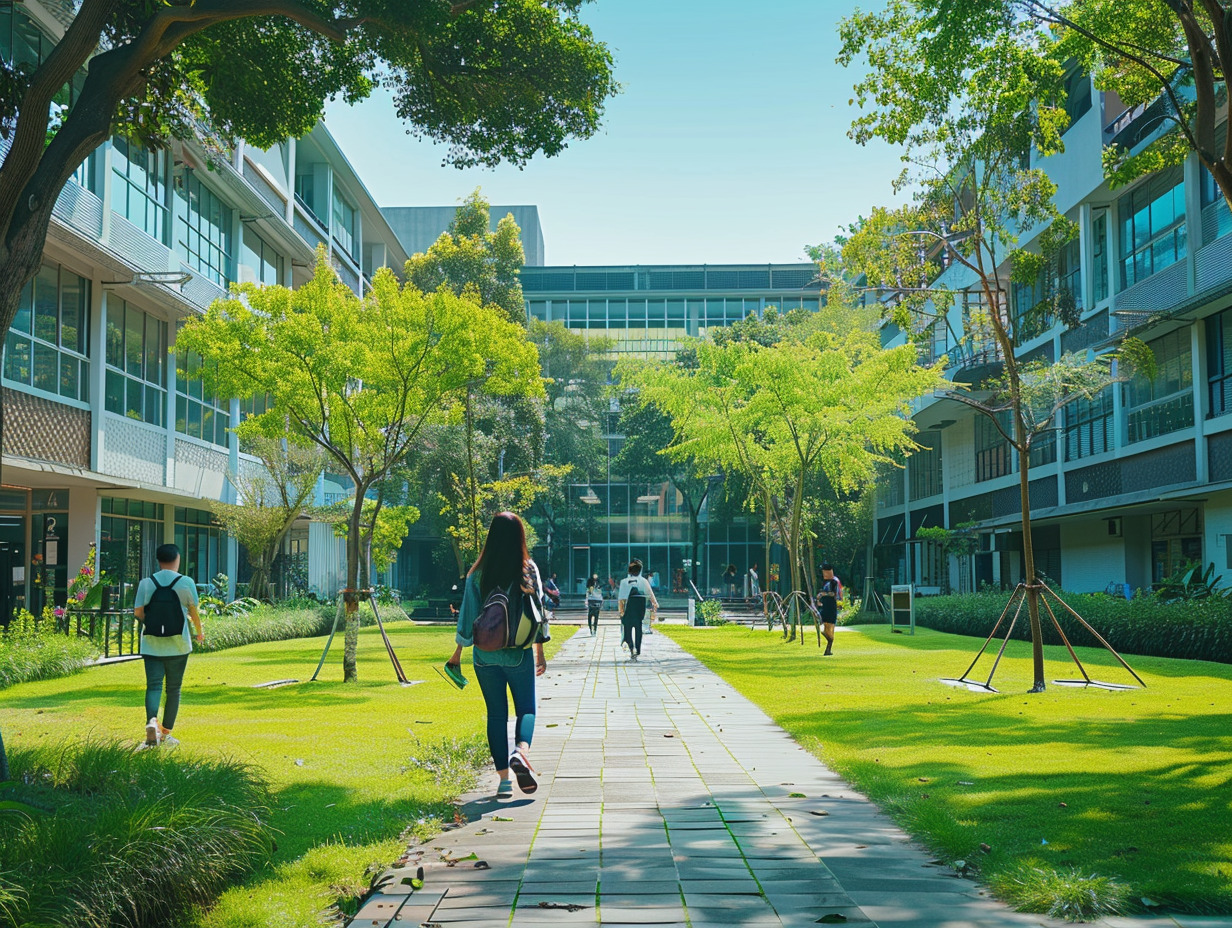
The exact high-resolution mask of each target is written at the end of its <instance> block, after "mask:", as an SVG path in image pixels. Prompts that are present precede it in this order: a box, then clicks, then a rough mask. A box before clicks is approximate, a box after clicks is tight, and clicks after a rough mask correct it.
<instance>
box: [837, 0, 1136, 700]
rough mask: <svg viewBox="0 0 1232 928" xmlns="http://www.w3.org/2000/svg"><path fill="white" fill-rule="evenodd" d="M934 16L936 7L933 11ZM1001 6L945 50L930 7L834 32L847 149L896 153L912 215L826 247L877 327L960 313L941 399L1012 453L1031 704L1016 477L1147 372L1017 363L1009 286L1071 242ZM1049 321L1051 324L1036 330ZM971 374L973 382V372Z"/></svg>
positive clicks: (1021, 21)
mask: <svg viewBox="0 0 1232 928" xmlns="http://www.w3.org/2000/svg"><path fill="white" fill-rule="evenodd" d="M942 8H943V12H951V11H952V6H951V4H948V3H942ZM1009 10H1010V7H1009V6H1008V5H1007V6H1003V7H1002V14H1003V15H1001V16H999V17H998V16H995V15H990V16H988V17H985V18H983V19H981V20H980V21H979V22H978V23H974V24H971V25H970V27H969V28H968V29H967V30H966V31H965V32H963V33H962V41H961V42H959V41H957V40H956V38H955V35H956V33H955V32H953V31H952V28H951V26H952V24H951V23H950V20H949V18H948V17H947V16H945V15H938V13H937V8H936V5H935V4H934V3H933V2H931V0H892V2H891V3H890V4H889V6H888V7H887V8H886V10H885V11H884V12H882V13H878V14H857V15H855V16H852V17H850V18H849V19H847V20H844V22H843V26H842V30H841V31H842V36H843V43H844V44H843V53H842V55H841V56H840V59H839V60H840V62H842V63H844V64H850V63H852V62H853V61H855V60H857V59H858V58H861V57H863V58H865V59H867V62H868V64H869V66H870V71H869V73H868V75H867V76H866V77H865V78H864V79H863V80H861V81H860V82H859V83H858V84H857V85H856V99H857V101H858V102H859V103H860V105H861V106H862V107H864V108H865V110H866V112H865V113H864V114H863V115H861V116H860V117H859V118H858V119H857V120H856V121H855V122H854V123H853V125H852V129H851V133H850V134H851V136H852V137H853V138H854V139H855V140H856V141H858V142H861V143H864V142H867V141H869V140H870V139H873V138H877V137H879V138H882V139H885V140H886V141H889V142H891V143H893V144H897V145H901V146H903V148H904V149H905V154H904V160H905V161H906V162H907V163H908V164H909V165H910V166H912V168H914V171H909V172H907V173H905V175H904V178H903V179H904V180H909V181H912V182H914V183H915V184H916V191H915V197H914V202H912V203H910V204H908V205H906V206H903V207H899V208H896V209H881V208H879V209H876V210H874V211H873V212H872V214H871V215H870V216H869V217H868V219H866V220H863V221H862V222H861V223H859V224H858V225H857V226H856V227H853V229H852V234H851V235H850V237H848V238H847V239H846V240H845V242H844V243H843V246H842V263H843V265H844V267H843V268H842V270H843V272H844V273H843V274H840V275H839V276H838V277H836V278H835V281H836V285H839V286H845V281H846V280H850V279H853V278H854V277H855V276H857V275H863V277H864V279H865V280H866V281H867V284H868V286H869V287H870V288H872V289H874V290H879V291H881V292H882V294H883V295H886V296H887V297H888V299H887V300H886V301H885V302H883V304H882V305H883V306H884V307H887V308H888V309H887V311H888V312H889V313H890V314H891V316H892V318H893V321H894V322H895V323H896V324H897V325H898V326H899V327H900V328H901V329H903V330H904V331H906V332H908V333H911V334H912V335H916V334H924V333H927V332H928V331H929V330H930V329H931V327H932V326H934V325H942V324H948V322H947V318H948V316H949V314H950V312H951V310H952V309H954V308H955V307H956V306H957V305H960V306H961V307H962V310H963V321H962V330H963V345H962V348H961V351H962V356H963V358H964V359H965V363H966V369H967V370H968V371H970V372H971V376H972V379H973V381H975V382H974V383H972V384H971V385H970V388H969V389H957V390H953V391H950V392H949V393H948V394H947V395H948V396H950V397H951V398H952V399H954V400H956V401H958V402H961V403H964V404H965V405H968V406H970V407H972V408H974V409H975V410H977V411H978V412H980V413H982V414H983V415H985V416H987V417H989V419H990V420H991V421H992V423H993V424H994V426H995V428H996V429H997V430H998V431H999V432H1000V433H1001V435H1002V437H1003V438H1004V439H1005V441H1006V442H1007V443H1008V444H1009V445H1010V446H1011V447H1012V448H1013V449H1014V450H1015V451H1017V452H1018V454H1017V457H1018V470H1019V489H1020V501H1021V507H1022V509H1021V511H1022V530H1023V561H1024V572H1025V582H1026V584H1027V603H1028V613H1029V617H1030V623H1031V637H1032V642H1033V656H1034V674H1035V681H1034V685H1033V688H1032V691H1033V692H1041V691H1043V690H1044V688H1045V683H1044V661H1043V640H1042V634H1041V628H1040V617H1039V587H1038V578H1037V575H1036V569H1035V554H1034V543H1033V539H1032V534H1031V500H1030V466H1031V454H1032V451H1033V449H1034V448H1035V447H1036V445H1037V443H1039V442H1042V441H1043V440H1044V439H1046V438H1050V437H1051V436H1052V435H1053V432H1054V429H1055V423H1056V419H1057V415H1058V413H1059V412H1060V411H1061V409H1063V408H1064V407H1065V406H1066V405H1068V404H1070V403H1072V402H1075V401H1076V400H1078V399H1081V398H1087V399H1089V398H1091V397H1093V396H1095V395H1096V394H1097V393H1099V392H1100V391H1101V390H1103V389H1106V388H1108V387H1109V386H1110V385H1111V384H1112V383H1114V382H1116V381H1117V380H1120V379H1123V378H1125V377H1127V376H1129V375H1130V374H1131V373H1132V372H1133V370H1135V369H1138V370H1146V371H1149V369H1150V365H1151V356H1150V352H1149V349H1146V346H1145V345H1143V344H1142V343H1141V342H1138V341H1136V340H1126V341H1125V342H1123V343H1122V346H1121V349H1120V351H1119V352H1118V354H1119V357H1120V361H1121V362H1122V363H1121V364H1120V365H1119V367H1117V366H1115V362H1116V360H1117V357H1116V356H1114V355H1112V354H1105V355H1103V356H1101V357H1096V358H1093V359H1090V360H1088V359H1087V358H1086V357H1085V355H1083V356H1077V355H1073V354H1066V355H1063V356H1062V357H1061V358H1059V359H1058V360H1057V361H1056V362H1055V363H1051V364H1049V363H1047V362H1045V361H1042V360H1038V359H1034V360H1031V359H1024V358H1022V357H1020V356H1019V347H1020V346H1021V345H1022V344H1023V343H1024V342H1025V341H1026V340H1027V339H1028V338H1029V337H1031V336H1032V335H1033V334H1034V333H1035V332H1036V331H1038V330H1039V320H1038V317H1039V314H1040V313H1041V312H1043V313H1044V314H1045V315H1047V314H1048V313H1052V312H1055V310H1056V305H1055V301H1056V300H1057V299H1058V291H1057V289H1056V288H1055V287H1054V288H1052V293H1053V296H1052V297H1051V298H1050V300H1049V301H1048V304H1049V305H1041V306H1037V307H1031V308H1030V310H1029V311H1028V312H1027V313H1023V314H1018V315H1016V314H1015V313H1014V312H1013V311H1012V306H1011V303H1010V299H1009V297H1010V283H1011V280H1016V281H1018V282H1024V281H1027V280H1031V279H1033V278H1034V277H1035V276H1036V275H1037V274H1038V273H1039V272H1040V271H1041V270H1042V269H1043V268H1044V267H1045V266H1046V265H1047V264H1048V263H1049V262H1048V259H1049V256H1050V255H1049V253H1050V252H1055V251H1056V250H1058V249H1059V248H1060V247H1061V246H1062V245H1063V244H1064V243H1065V242H1066V241H1068V240H1069V239H1071V238H1072V237H1073V236H1074V235H1075V234H1076V229H1075V227H1074V224H1073V223H1072V222H1070V221H1068V220H1067V219H1065V218H1064V217H1062V216H1060V215H1059V214H1058V213H1057V210H1056V207H1055V205H1054V195H1055V193H1056V185H1055V184H1054V183H1053V182H1052V180H1051V179H1050V178H1049V177H1048V176H1047V174H1046V173H1045V172H1044V171H1043V170H1042V169H1040V168H1032V167H1030V166H1029V163H1028V160H1027V158H1026V155H1025V153H1026V152H1028V151H1030V150H1031V149H1032V147H1034V148H1035V150H1036V151H1038V152H1039V153H1040V154H1042V155H1049V154H1052V153H1055V152H1059V151H1061V150H1062V149H1063V143H1062V140H1061V133H1062V132H1063V131H1064V130H1065V128H1066V126H1067V125H1068V116H1067V114H1066V113H1065V111H1064V109H1063V108H1061V107H1059V106H1057V105H1053V104H1052V103H1050V102H1049V101H1056V100H1057V99H1058V96H1059V93H1060V81H1061V78H1062V76H1063V68H1062V66H1061V64H1060V62H1059V61H1058V60H1056V58H1055V57H1052V56H1051V55H1049V54H1046V53H1045V52H1047V50H1048V49H1047V37H1046V36H1040V35H1039V33H1038V30H1037V29H1036V26H1035V24H1034V23H1033V22H1031V21H1030V20H1029V19H1026V18H1022V17H1019V18H1015V17H1013V16H1011V15H1010V14H1009ZM1020 230H1044V231H1043V233H1042V234H1040V235H1038V236H1037V237H1036V241H1037V245H1038V248H1037V250H1036V251H1034V252H1027V251H1024V250H1020V249H1019V248H1018V235H1019V232H1020ZM1049 324H1051V323H1049ZM977 371H978V372H979V373H978V375H977Z"/></svg>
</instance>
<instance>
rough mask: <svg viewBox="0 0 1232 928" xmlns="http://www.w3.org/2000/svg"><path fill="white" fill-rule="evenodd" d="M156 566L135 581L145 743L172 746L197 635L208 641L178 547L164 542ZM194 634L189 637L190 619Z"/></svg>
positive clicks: (152, 745) (192, 584)
mask: <svg viewBox="0 0 1232 928" xmlns="http://www.w3.org/2000/svg"><path fill="white" fill-rule="evenodd" d="M155 557H156V558H157V559H158V570H156V571H155V572H154V574H153V576H150V577H146V578H145V579H144V580H142V581H141V583H139V584H138V585H137V598H136V599H135V600H134V601H133V615H135V616H136V617H137V620H138V621H139V622H141V658H142V660H143V661H144V662H145V715H144V716H143V718H145V719H147V721H146V726H145V745H144V746H145V747H151V748H152V747H158V745H159V744H164V745H167V746H168V747H171V746H173V745H177V744H179V743H180V741H179V739H178V738H176V737H175V736H174V735H172V734H171V730H172V729H173V728H175V719H176V715H178V714H179V711H180V688H181V687H182V686H183V684H184V671H185V669H187V667H188V655H189V654H191V653H192V649H193V647H192V643H193V637H195V638H196V640H197V643H198V644H201V643H202V642H203V641H204V640H205V637H204V633H203V632H202V630H201V615H200V613H199V612H198V611H197V585H196V584H195V583H194V582H193V581H192V578H191V577H185V576H184V575H183V574H181V573H180V572H179V571H180V549H179V548H177V547H176V546H175V545H162V546H161V547H159V549H158V550H157V551H156V552H155ZM189 619H191V620H192V625H191V628H192V629H193V630H194V632H195V635H194V636H193V637H190V636H189V628H190V626H189V622H188V620H189ZM164 682H165V683H166V688H167V702H166V705H165V706H164V707H163V715H162V721H161V722H159V720H158V708H159V704H160V703H161V702H162V701H163V684H164Z"/></svg>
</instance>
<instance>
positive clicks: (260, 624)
mask: <svg viewBox="0 0 1232 928" xmlns="http://www.w3.org/2000/svg"><path fill="white" fill-rule="evenodd" d="M333 620H334V606H333V604H326V605H322V606H314V607H310V608H304V609H286V608H280V607H278V606H258V607H256V608H254V609H253V610H252V611H250V612H247V613H245V614H243V615H235V616H224V615H218V616H211V617H209V618H207V619H206V620H205V623H204V628H205V643H204V644H201V645H197V649H198V650H200V651H223V650H226V649H227V648H238V647H240V646H241V645H246V644H256V643H257V642H261V641H287V640H289V639H292V638H316V637H319V636H321V635H328V634H329V627H330V624H331V623H332V622H333Z"/></svg>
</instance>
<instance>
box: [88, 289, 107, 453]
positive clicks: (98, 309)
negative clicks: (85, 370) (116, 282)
mask: <svg viewBox="0 0 1232 928" xmlns="http://www.w3.org/2000/svg"><path fill="white" fill-rule="evenodd" d="M109 297H110V294H109V293H108V292H107V291H106V290H104V289H103V285H102V282H101V281H100V280H98V279H97V278H96V279H95V280H94V281H93V283H92V285H91V287H90V344H89V347H88V351H89V354H90V470H92V471H95V472H97V471H98V468H99V461H100V459H101V457H102V453H103V448H102V445H103V442H104V441H106V438H107V436H106V429H105V427H104V425H103V410H104V406H105V398H106V395H107V393H106V390H107V301H108V298H109Z"/></svg>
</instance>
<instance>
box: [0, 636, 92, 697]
mask: <svg viewBox="0 0 1232 928" xmlns="http://www.w3.org/2000/svg"><path fill="white" fill-rule="evenodd" d="M98 653H99V652H98V648H96V647H95V646H94V645H93V643H92V642H90V640H89V639H87V638H76V637H70V636H68V635H59V634H54V633H52V634H45V633H35V634H30V635H13V634H0V689H6V688H7V687H10V686H16V685H17V684H18V683H27V682H29V681H32V680H53V679H55V678H57V677H67V676H70V675H71V674H75V673H79V672H81V671H82V670H84V669H85V668H86V667H88V666H89V665H90V663H91V662H92V661H93V660H94V658H96V657H97V656H98Z"/></svg>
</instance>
